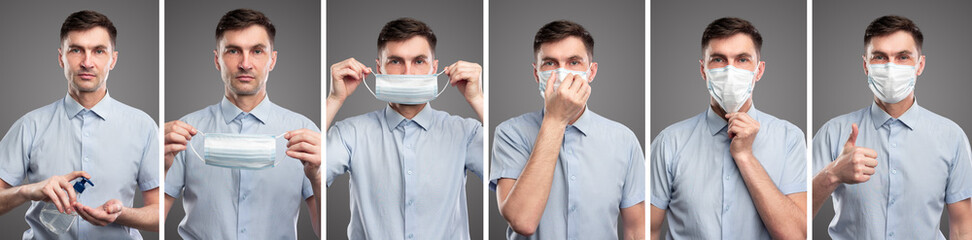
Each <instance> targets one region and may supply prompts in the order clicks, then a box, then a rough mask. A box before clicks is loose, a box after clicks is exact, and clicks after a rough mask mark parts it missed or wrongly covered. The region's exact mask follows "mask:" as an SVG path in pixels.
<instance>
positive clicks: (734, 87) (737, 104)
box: [705, 63, 759, 113]
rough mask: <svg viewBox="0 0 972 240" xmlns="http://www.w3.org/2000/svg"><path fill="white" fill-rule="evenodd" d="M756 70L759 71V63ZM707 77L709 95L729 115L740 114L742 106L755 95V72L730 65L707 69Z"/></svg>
mask: <svg viewBox="0 0 972 240" xmlns="http://www.w3.org/2000/svg"><path fill="white" fill-rule="evenodd" d="M756 69H759V63H757V64H756ZM705 76H706V81H705V84H706V87H707V88H708V89H709V95H712V98H714V99H715V100H716V102H718V103H719V106H722V110H725V111H726V112H727V113H734V112H738V111H739V108H742V105H743V104H745V103H746V100H747V99H749V97H750V96H752V94H753V85H754V81H753V78H754V77H755V76H756V72H755V71H749V70H746V69H741V68H736V67H735V66H732V65H729V66H725V67H721V68H713V69H706V70H705Z"/></svg>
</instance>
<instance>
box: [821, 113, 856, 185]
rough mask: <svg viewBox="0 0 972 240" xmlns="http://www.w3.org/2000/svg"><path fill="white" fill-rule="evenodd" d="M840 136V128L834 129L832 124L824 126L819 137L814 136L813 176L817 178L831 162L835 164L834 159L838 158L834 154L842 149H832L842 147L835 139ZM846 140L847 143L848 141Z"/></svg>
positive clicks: (848, 126)
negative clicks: (835, 142)
mask: <svg viewBox="0 0 972 240" xmlns="http://www.w3.org/2000/svg"><path fill="white" fill-rule="evenodd" d="M847 128H850V125H847ZM848 132H850V130H848ZM838 136H840V127H833V126H831V123H826V124H824V126H823V127H820V130H818V131H817V135H814V136H813V148H812V149H813V152H812V153H813V155H812V158H813V159H812V160H813V162H812V164H813V166H812V167H813V174H812V176H816V175H817V174H818V173H820V170H823V168H824V167H827V165H828V164H830V162H833V161H834V159H835V158H837V156H835V155H834V154H833V153H834V152H836V151H837V150H840V149H837V150H835V149H832V148H833V147H834V146H842V145H839V144H837V145H835V144H834V139H836V138H837V137H838ZM848 136H850V133H848ZM844 140H845V141H846V140H847V139H844Z"/></svg>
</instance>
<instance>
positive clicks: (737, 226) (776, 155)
mask: <svg viewBox="0 0 972 240" xmlns="http://www.w3.org/2000/svg"><path fill="white" fill-rule="evenodd" d="M746 113H747V114H749V116H750V117H752V118H753V119H754V120H756V121H757V122H759V125H760V127H759V133H758V134H756V139H755V140H754V141H753V155H755V156H756V159H758V160H759V163H760V165H762V166H763V169H764V170H766V174H768V175H769V177H770V179H772V180H773V183H774V184H775V185H776V188H777V189H778V190H779V191H780V192H781V193H783V194H784V195H787V194H793V193H800V192H806V191H807V180H806V177H807V157H806V152H807V145H806V141H805V140H804V135H803V131H801V130H800V129H799V128H797V127H796V126H795V125H793V124H792V123H790V122H787V121H784V120H781V119H778V118H776V117H773V116H770V115H769V114H766V113H763V112H761V111H759V110H756V108H755V107H752V108H750V109H749V111H748V112H746ZM727 125H728V123H727V122H726V120H725V119H722V117H720V116H719V115H718V114H716V113H715V112H714V111H712V109H711V108H708V109H706V111H705V112H704V113H702V114H699V115H696V116H695V117H692V118H689V119H686V120H683V121H681V122H678V123H675V124H672V125H671V126H669V127H668V128H665V130H662V131H661V133H659V134H658V136H657V137H655V140H654V141H652V143H651V205H654V206H655V207H657V208H660V209H665V210H666V213H665V219H666V220H667V221H668V234H667V239H770V235H769V232H767V231H766V227H764V224H763V221H762V220H761V219H760V218H759V213H758V212H757V211H756V205H754V204H753V199H752V197H751V196H750V195H749V190H748V189H747V188H746V183H745V182H743V179H742V175H741V174H740V173H739V168H737V167H736V162H735V160H733V159H732V154H730V153H729V143H730V142H731V141H730V139H729V136H728V135H727V133H726V130H727V129H728V128H727Z"/></svg>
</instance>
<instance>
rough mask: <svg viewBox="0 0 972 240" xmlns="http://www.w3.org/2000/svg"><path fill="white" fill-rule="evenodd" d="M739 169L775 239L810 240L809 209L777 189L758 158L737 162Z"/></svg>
mask: <svg viewBox="0 0 972 240" xmlns="http://www.w3.org/2000/svg"><path fill="white" fill-rule="evenodd" d="M736 166H737V167H739V172H740V174H741V175H742V179H743V182H745V183H746V188H748V189H749V195H750V196H751V198H752V199H753V204H754V205H755V206H756V211H757V212H758V213H759V217H760V219H761V220H762V221H763V224H764V225H765V226H766V229H767V230H768V231H769V233H770V235H771V236H773V238H774V239H806V236H807V229H806V210H805V209H800V207H799V206H798V205H797V204H796V203H794V202H793V200H791V199H790V198H788V197H787V196H785V195H783V193H782V192H780V190H779V189H777V187H776V185H775V184H774V183H773V180H772V179H770V177H769V175H768V174H767V173H766V170H765V169H763V166H762V165H761V164H760V163H759V161H758V160H757V159H756V157H755V156H752V155H751V154H750V155H748V156H746V157H743V158H742V159H736ZM804 199H806V198H804ZM804 201H805V200H804ZM804 206H805V205H804Z"/></svg>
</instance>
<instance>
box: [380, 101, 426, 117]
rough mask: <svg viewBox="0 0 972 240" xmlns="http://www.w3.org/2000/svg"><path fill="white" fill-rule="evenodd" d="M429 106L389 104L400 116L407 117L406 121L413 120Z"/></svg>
mask: <svg viewBox="0 0 972 240" xmlns="http://www.w3.org/2000/svg"><path fill="white" fill-rule="evenodd" d="M427 104H428V103H423V104H414V105H413V104H400V103H388V105H389V106H391V108H392V109H394V110H395V111H396V112H398V114H401V115H402V116H403V117H405V119H408V120H412V118H414V117H415V115H418V113H419V112H421V111H422V109H424V108H425V105H427Z"/></svg>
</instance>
